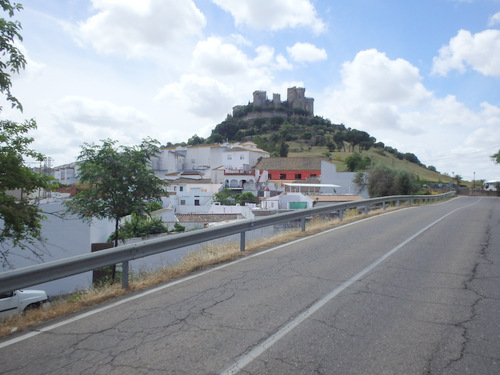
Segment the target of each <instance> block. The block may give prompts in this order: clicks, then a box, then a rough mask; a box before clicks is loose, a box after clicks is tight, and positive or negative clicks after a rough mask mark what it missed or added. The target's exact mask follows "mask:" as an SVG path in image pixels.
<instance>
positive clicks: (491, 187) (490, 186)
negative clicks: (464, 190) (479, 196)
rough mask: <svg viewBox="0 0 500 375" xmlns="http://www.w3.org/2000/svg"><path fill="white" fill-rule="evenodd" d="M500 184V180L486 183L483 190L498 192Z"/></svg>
mask: <svg viewBox="0 0 500 375" xmlns="http://www.w3.org/2000/svg"><path fill="white" fill-rule="evenodd" d="M499 184H500V180H490V181H486V182H485V183H484V186H483V189H484V190H489V191H497V185H499Z"/></svg>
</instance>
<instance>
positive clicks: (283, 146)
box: [280, 142, 289, 158]
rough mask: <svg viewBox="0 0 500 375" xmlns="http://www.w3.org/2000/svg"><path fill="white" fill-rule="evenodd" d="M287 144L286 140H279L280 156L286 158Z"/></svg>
mask: <svg viewBox="0 0 500 375" xmlns="http://www.w3.org/2000/svg"><path fill="white" fill-rule="evenodd" d="M288 148H289V146H288V144H287V143H286V142H281V145H280V156H281V157H282V158H286V157H287V156H288Z"/></svg>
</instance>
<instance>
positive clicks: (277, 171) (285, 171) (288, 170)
mask: <svg viewBox="0 0 500 375" xmlns="http://www.w3.org/2000/svg"><path fill="white" fill-rule="evenodd" d="M322 160H324V161H328V159H326V158H262V159H261V160H260V161H259V162H258V163H257V165H256V166H255V169H256V170H258V171H259V175H263V174H264V173H267V180H274V181H276V180H280V181H283V182H284V181H306V180H307V179H309V178H311V177H320V176H321V161H322Z"/></svg>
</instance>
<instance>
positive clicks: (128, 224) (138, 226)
mask: <svg viewBox="0 0 500 375" xmlns="http://www.w3.org/2000/svg"><path fill="white" fill-rule="evenodd" d="M167 232H168V227H167V226H166V225H165V224H163V220H162V219H161V218H160V217H153V218H149V217H147V216H141V215H135V214H134V215H132V217H131V219H130V221H128V220H126V221H125V223H124V224H122V225H120V227H119V228H118V239H119V240H121V241H124V240H126V239H128V238H135V237H146V236H151V235H153V234H160V233H167ZM114 236H115V232H113V233H112V234H111V235H110V237H109V238H108V241H109V242H111V241H113V239H114V238H115V237H114Z"/></svg>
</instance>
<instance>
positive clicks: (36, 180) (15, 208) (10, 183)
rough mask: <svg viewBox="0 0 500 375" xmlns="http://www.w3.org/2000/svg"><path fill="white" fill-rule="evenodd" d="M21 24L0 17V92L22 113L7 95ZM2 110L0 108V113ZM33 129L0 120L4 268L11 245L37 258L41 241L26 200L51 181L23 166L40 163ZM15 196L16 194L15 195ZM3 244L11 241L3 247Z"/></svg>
mask: <svg viewBox="0 0 500 375" xmlns="http://www.w3.org/2000/svg"><path fill="white" fill-rule="evenodd" d="M0 6H1V7H2V9H3V11H4V12H6V13H7V14H8V16H9V18H12V17H13V16H14V13H15V12H16V11H20V10H21V9H22V6H21V5H20V4H13V5H11V4H10V1H8V0H0ZM20 30H21V24H20V23H19V22H18V21H9V20H6V19H5V18H0V54H1V56H2V58H1V59H0V92H1V93H2V94H3V95H5V98H6V99H7V101H8V102H10V104H11V106H12V107H13V108H17V109H19V110H20V111H22V105H21V103H20V102H19V100H18V99H17V98H16V97H14V96H13V94H12V93H11V87H12V82H11V74H13V73H19V71H20V70H21V69H24V68H25V66H26V60H25V58H24V56H23V54H22V53H21V52H20V50H19V49H18V48H17V47H16V46H15V42H16V40H19V41H22V37H21V35H20ZM1 110H2V108H1V107H0V111H1ZM35 128H36V122H35V121H34V120H26V121H25V122H24V123H21V124H19V123H16V122H13V121H9V120H0V166H1V171H0V223H1V225H0V244H1V246H0V261H1V263H2V265H3V266H8V265H9V261H8V259H7V258H8V255H9V253H10V249H11V248H12V246H10V245H14V246H18V247H20V248H22V249H28V250H31V252H32V255H34V256H35V257H37V258H39V257H40V254H39V253H38V251H37V250H36V248H35V247H36V243H38V242H41V241H42V240H43V238H42V236H41V222H42V220H43V219H44V217H45V216H44V215H43V213H42V211H41V210H40V208H39V207H38V206H37V205H36V204H35V203H34V202H33V201H30V199H29V196H30V194H31V193H34V192H36V191H39V190H40V189H50V188H52V187H53V185H52V184H51V178H50V177H48V176H46V175H43V174H41V173H37V172H35V171H33V170H32V169H31V168H29V167H28V166H27V165H26V160H25V159H32V160H35V161H37V162H42V161H43V160H44V156H43V155H42V154H40V153H38V152H36V151H34V150H33V149H31V148H30V144H31V143H32V142H33V141H34V139H33V138H31V137H29V136H27V133H28V132H29V131H30V130H33V129H35ZM15 193H19V194H18V195H16V194H15ZM7 241H11V243H9V245H8V246H5V244H6V242H7Z"/></svg>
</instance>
